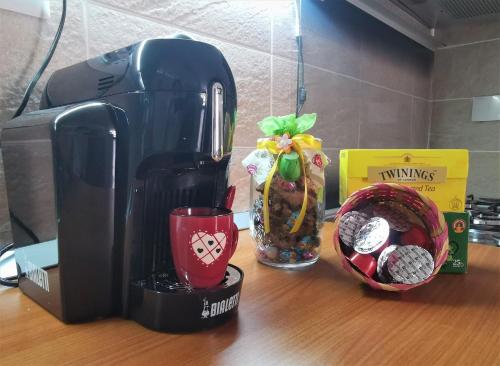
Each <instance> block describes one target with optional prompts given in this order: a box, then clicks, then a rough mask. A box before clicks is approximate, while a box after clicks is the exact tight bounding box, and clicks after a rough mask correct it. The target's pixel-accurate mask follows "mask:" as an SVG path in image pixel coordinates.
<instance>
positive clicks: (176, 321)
mask: <svg viewBox="0 0 500 366" xmlns="http://www.w3.org/2000/svg"><path fill="white" fill-rule="evenodd" d="M242 283H243V271H242V270H241V269H239V268H238V267H236V266H233V265H232V264H230V265H229V266H228V267H227V270H226V276H225V278H224V280H223V281H222V282H221V283H220V284H219V285H218V286H216V287H211V288H208V289H193V288H191V287H187V286H185V285H183V284H181V283H179V282H177V278H176V277H175V275H174V274H173V273H172V274H168V273H167V274H164V275H159V276H156V278H155V279H150V280H141V281H136V282H132V284H131V286H130V317H131V318H132V319H134V320H135V321H137V322H138V323H140V324H142V325H144V326H145V327H148V328H151V329H154V330H158V331H166V332H179V333H181V332H192V331H196V330H201V329H207V328H211V327H214V326H216V325H219V324H221V323H223V322H224V321H226V320H227V319H229V318H230V317H231V316H232V315H234V314H235V313H236V312H237V310H238V305H239V301H240V291H241V285H242Z"/></svg>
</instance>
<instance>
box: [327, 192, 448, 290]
mask: <svg viewBox="0 0 500 366" xmlns="http://www.w3.org/2000/svg"><path fill="white" fill-rule="evenodd" d="M387 201H394V202H398V203H399V204H402V205H403V206H405V207H406V208H408V209H410V210H412V211H413V212H414V213H415V214H416V215H417V216H418V217H419V218H420V219H421V220H422V222H423V223H424V224H425V226H426V228H427V230H428V233H429V235H430V237H431V239H432V243H433V246H434V248H433V249H434V253H435V254H434V271H433V272H432V275H431V276H430V277H429V278H427V279H426V280H425V281H423V282H421V283H418V284H414V285H407V284H398V283H390V284H389V283H380V282H377V281H375V280H374V279H372V278H369V277H367V276H364V275H363V274H361V273H360V272H359V271H357V270H356V269H354V267H353V266H352V265H351V263H350V262H349V261H348V260H347V258H346V256H345V254H344V253H343V252H342V249H341V247H340V237H339V223H340V218H341V217H342V216H343V215H344V214H346V213H347V212H349V211H352V210H355V209H357V208H358V207H359V206H360V205H363V204H366V203H367V202H387ZM333 245H334V247H335V251H336V252H337V254H338V255H339V257H340V260H341V262H342V266H343V267H344V269H345V270H346V271H348V272H350V273H351V274H352V275H353V276H354V277H356V278H357V279H359V280H360V281H362V282H364V283H367V284H368V285H369V286H370V287H372V288H374V289H378V290H387V291H406V290H409V289H411V288H414V287H417V286H421V285H423V284H425V283H428V282H430V281H432V279H433V278H434V276H435V275H436V274H437V273H438V272H439V269H440V268H441V266H442V265H443V263H444V262H445V261H446V258H447V257H448V226H447V224H446V222H445V219H444V216H443V214H442V213H441V212H440V211H439V209H438V208H437V206H436V205H435V204H434V202H433V201H432V200H430V199H429V198H427V197H425V196H424V195H422V194H421V193H419V192H417V191H416V190H414V189H413V188H410V187H405V186H402V185H400V184H396V183H377V184H374V185H372V186H370V187H366V188H363V189H360V190H359V191H356V192H354V193H353V194H352V195H351V196H350V197H349V198H348V199H347V200H346V201H345V202H344V204H343V205H342V207H340V209H339V211H338V212H337V215H336V217H335V223H334V228H333Z"/></svg>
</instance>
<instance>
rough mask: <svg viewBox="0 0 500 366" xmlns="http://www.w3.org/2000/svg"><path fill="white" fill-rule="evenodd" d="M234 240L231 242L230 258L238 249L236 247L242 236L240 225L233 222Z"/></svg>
mask: <svg viewBox="0 0 500 366" xmlns="http://www.w3.org/2000/svg"><path fill="white" fill-rule="evenodd" d="M232 236H233V242H232V243H231V253H230V254H229V258H231V257H232V256H233V254H234V252H235V251H236V247H237V246H238V239H239V237H240V233H239V231H238V226H236V224H235V223H234V222H233V235H232Z"/></svg>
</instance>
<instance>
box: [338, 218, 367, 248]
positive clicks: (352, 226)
mask: <svg viewBox="0 0 500 366" xmlns="http://www.w3.org/2000/svg"><path fill="white" fill-rule="evenodd" d="M368 219H369V217H368V215H366V214H364V213H361V212H358V211H349V212H348V213H346V214H345V215H343V216H342V217H341V218H340V224H339V236H340V239H341V240H342V242H343V243H344V244H345V245H347V246H348V247H352V246H353V244H354V237H355V235H356V233H357V232H358V231H359V229H361V227H362V226H363V225H364V224H366V222H367V221H368Z"/></svg>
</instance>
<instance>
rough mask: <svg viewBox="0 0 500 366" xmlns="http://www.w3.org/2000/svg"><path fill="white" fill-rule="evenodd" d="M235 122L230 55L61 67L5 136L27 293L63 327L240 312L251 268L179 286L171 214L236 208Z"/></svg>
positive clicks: (118, 54)
mask: <svg viewBox="0 0 500 366" xmlns="http://www.w3.org/2000/svg"><path fill="white" fill-rule="evenodd" d="M235 115H236V88H235V83H234V79H233V76H232V73H231V70H230V68H229V66H228V64H227V62H226V60H225V59H224V57H223V55H222V54H221V52H220V51H219V50H218V49H217V48H215V47H213V46H211V45H209V44H206V43H202V42H197V41H194V40H190V39H176V38H174V39H151V40H146V41H143V42H140V43H137V44H134V45H132V46H129V47H126V48H122V49H119V50H117V51H114V52H110V53H106V54H104V55H102V56H99V57H96V58H94V59H91V60H88V61H86V62H82V63H79V64H76V65H73V66H70V67H67V68H65V69H62V70H59V71H56V72H55V73H54V74H53V75H52V76H51V77H50V79H49V81H48V83H47V86H46V88H45V91H44V93H43V97H42V100H41V103H40V110H39V111H36V112H32V113H27V114H24V115H22V116H20V117H18V118H16V119H14V120H12V121H10V122H9V123H8V124H7V125H6V127H5V128H4V130H3V132H2V140H1V148H2V154H3V161H4V169H5V177H6V184H7V195H8V200H9V209H10V213H11V222H12V233H13V238H14V242H15V258H16V263H17V268H18V275H19V287H20V288H21V290H22V291H23V292H24V293H25V294H27V295H28V296H30V297H31V298H33V299H34V300H35V301H36V302H38V303H39V304H40V305H42V306H43V307H44V308H46V309H47V310H48V311H50V312H51V313H52V314H54V315H55V316H57V317H58V318H59V319H61V320H63V321H64V322H80V321H87V320H92V319H96V318H99V317H107V316H112V315H117V314H119V315H122V316H124V317H130V318H133V319H135V320H137V321H138V322H140V323H141V324H144V325H146V326H148V327H150V328H153V329H157V330H172V331H188V330H194V329H199V328H205V327H210V326H212V325H215V324H218V323H220V322H222V321H223V320H225V319H227V318H228V317H230V316H231V315H232V314H234V313H235V312H236V309H237V305H238V300H239V292H240V289H241V284H242V279H243V274H242V272H241V270H239V269H238V268H236V267H234V266H229V267H228V270H227V273H226V278H225V280H224V281H223V283H221V284H220V285H219V286H218V287H215V288H211V289H206V290H192V289H189V288H186V287H184V286H181V285H179V284H178V283H177V282H176V279H175V273H174V269H173V262H172V259H171V253H170V246H169V231H168V230H169V228H168V214H169V212H170V211H171V210H172V209H173V208H176V207H180V206H212V207H215V206H221V205H222V204H223V200H224V196H225V192H226V189H227V183H228V164H229V159H230V155H231V146H232V138H233V132H234V128H235ZM229 304H231V306H229Z"/></svg>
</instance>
